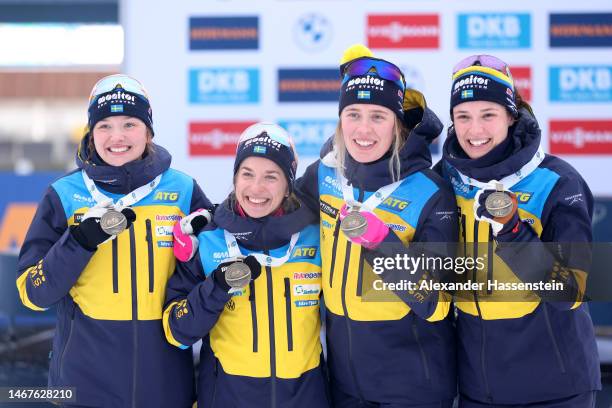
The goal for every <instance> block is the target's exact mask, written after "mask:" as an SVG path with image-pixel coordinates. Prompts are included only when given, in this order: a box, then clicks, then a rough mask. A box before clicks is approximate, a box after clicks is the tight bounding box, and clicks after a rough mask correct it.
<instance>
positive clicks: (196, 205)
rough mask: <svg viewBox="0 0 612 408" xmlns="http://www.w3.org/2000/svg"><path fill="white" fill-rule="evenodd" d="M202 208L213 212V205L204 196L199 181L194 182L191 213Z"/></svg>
mask: <svg viewBox="0 0 612 408" xmlns="http://www.w3.org/2000/svg"><path fill="white" fill-rule="evenodd" d="M200 208H204V209H206V210H208V211H210V212H211V213H212V212H213V205H212V203H211V202H210V200H209V199H208V197H206V194H204V191H202V189H201V188H200V185H199V184H198V183H197V181H195V180H193V193H192V194H191V206H190V207H189V213H192V212H194V211H195V210H198V209H200Z"/></svg>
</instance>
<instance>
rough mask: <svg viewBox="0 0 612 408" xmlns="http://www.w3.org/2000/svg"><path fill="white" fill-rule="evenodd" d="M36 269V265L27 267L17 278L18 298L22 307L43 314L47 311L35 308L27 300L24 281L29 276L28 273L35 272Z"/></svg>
mask: <svg viewBox="0 0 612 408" xmlns="http://www.w3.org/2000/svg"><path fill="white" fill-rule="evenodd" d="M36 268H37V266H36V265H34V266H31V267H29V268H28V269H26V270H25V272H23V273H22V274H21V275H20V276H19V277H18V278H17V291H19V298H20V299H21V303H23V304H24V306H26V307H27V308H30V309H32V310H36V311H37V312H44V311H45V310H47V309H45V308H42V307H38V306H36V305H35V304H34V303H32V301H31V300H30V298H28V291H27V284H26V279H27V278H28V276H29V275H30V272H31V271H32V270H36Z"/></svg>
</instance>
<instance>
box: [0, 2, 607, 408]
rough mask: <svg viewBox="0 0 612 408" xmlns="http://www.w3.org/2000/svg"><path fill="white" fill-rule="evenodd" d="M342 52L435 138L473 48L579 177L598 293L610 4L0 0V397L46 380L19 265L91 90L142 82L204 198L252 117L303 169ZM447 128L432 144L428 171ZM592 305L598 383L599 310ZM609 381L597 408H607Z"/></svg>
mask: <svg viewBox="0 0 612 408" xmlns="http://www.w3.org/2000/svg"><path fill="white" fill-rule="evenodd" d="M354 43H363V44H365V45H367V46H369V47H370V48H371V49H372V50H373V52H374V54H375V56H379V57H381V58H385V59H389V60H390V61H392V62H394V63H396V64H397V65H398V66H400V68H402V70H403V71H404V73H405V75H406V79H407V82H408V85H409V86H410V87H413V88H416V89H418V90H420V91H422V92H423V93H424V94H425V96H426V98H427V101H428V104H429V105H430V107H432V109H434V111H435V112H436V113H437V114H438V115H439V116H440V118H441V120H442V121H443V122H444V123H445V125H447V126H448V125H449V123H450V118H449V113H448V100H449V90H450V84H451V79H450V76H451V69H452V66H453V65H454V64H455V63H456V62H457V61H459V60H460V59H461V58H463V57H465V56H467V55H471V54H477V53H488V54H494V55H497V56H499V57H500V58H502V59H504V60H505V61H506V62H508V63H509V64H510V66H511V69H512V72H513V75H514V79H515V83H516V86H517V88H518V89H519V91H520V92H521V93H522V95H523V97H524V98H525V99H526V100H528V101H530V102H531V104H532V106H533V107H534V111H535V113H536V116H537V117H538V120H539V122H540V126H541V128H542V130H543V138H542V146H543V147H544V149H545V151H546V152H549V153H553V154H557V155H559V156H560V157H562V158H563V159H565V160H567V161H569V162H570V163H571V164H572V165H573V166H574V167H576V168H577V169H578V170H579V171H580V173H581V174H582V175H583V176H584V178H585V179H586V181H587V182H588V183H589V185H590V186H591V188H592V190H593V192H594V194H595V196H596V207H595V214H594V220H593V223H594V232H595V239H596V241H599V242H602V243H604V244H601V246H600V247H599V251H597V253H596V257H595V258H596V259H595V268H594V269H595V270H596V271H597V273H592V274H591V276H592V279H591V281H590V283H589V284H590V285H592V286H593V287H598V288H610V289H612V277H608V275H610V274H609V270H610V265H612V251H610V248H612V247H611V246H610V242H612V183H610V181H609V180H610V176H609V174H610V171H611V170H612V4H610V1H609V0H589V1H586V2H580V3H577V2H575V1H569V0H557V1H555V2H554V4H553V2H534V1H527V0H515V1H513V2H512V3H511V4H510V3H509V4H504V8H503V10H502V9H499V6H498V5H495V6H492V5H491V3H490V2H489V1H485V0H470V1H462V0H258V1H257V2H253V1H245V0H207V1H197V0H184V1H180V2H173V3H172V4H171V3H170V2H151V1H146V0H124V1H121V0H21V1H16V0H13V1H10V0H0V187H1V194H0V386H7V385H29V386H34V385H44V384H46V373H47V364H48V353H49V350H50V341H51V339H52V337H53V325H54V311H53V310H49V311H47V312H45V313H35V312H30V311H28V310H27V309H25V308H24V307H23V306H21V304H20V302H19V299H18V296H17V291H16V288H15V274H16V272H15V271H16V268H15V264H16V256H17V254H18V252H19V248H20V246H21V243H22V242H23V239H24V237H25V233H26V231H27V228H28V226H29V223H30V221H31V219H32V216H33V214H34V212H35V210H36V204H37V202H38V201H39V199H40V198H41V196H42V194H43V193H44V191H45V189H46V188H47V186H48V185H49V184H50V183H51V182H52V181H53V180H54V179H55V178H57V177H59V176H60V175H62V174H63V173H65V172H66V171H69V170H71V169H73V168H74V167H75V165H74V154H75V151H76V146H77V144H78V142H79V140H80V139H81V137H82V136H83V132H84V127H85V124H86V121H87V104H88V96H89V92H90V90H91V87H92V86H93V84H94V83H95V82H96V81H97V79H99V78H101V77H103V76H105V75H108V74H111V73H118V72H125V73H127V74H130V75H133V76H135V77H136V78H138V79H139V80H140V81H141V82H143V84H144V85H145V87H146V88H147V90H148V92H149V95H150V99H151V105H152V108H153V119H154V128H155V132H156V136H155V142H156V143H158V144H160V145H162V146H164V147H165V148H167V149H168V150H169V151H170V152H171V153H172V155H173V167H175V168H178V169H180V170H183V171H185V172H187V173H188V174H190V175H192V176H193V177H195V178H196V179H197V180H198V182H199V183H200V185H201V186H202V188H203V189H204V191H205V193H206V194H207V195H208V196H209V197H210V198H211V199H212V201H214V202H219V201H220V200H222V199H223V198H224V197H225V195H226V194H227V193H228V192H229V186H230V184H231V176H232V170H231V166H232V163H233V158H232V156H233V154H234V150H235V143H236V140H237V138H238V136H239V134H240V132H241V131H242V130H243V129H244V128H246V127H247V126H248V125H250V124H251V123H254V122H257V121H261V120H270V121H276V122H279V123H280V124H281V125H282V126H284V127H286V128H287V130H288V131H289V132H290V133H291V134H292V135H293V136H294V138H295V140H296V146H297V149H298V152H299V156H300V166H299V169H300V171H303V170H304V168H305V167H306V165H308V164H309V163H311V162H312V161H314V160H315V159H316V158H317V156H318V151H319V147H320V146H321V144H322V143H323V142H324V141H325V140H326V139H327V138H328V137H329V136H330V135H331V134H332V133H333V130H334V128H335V125H336V120H337V100H338V90H339V87H340V80H339V77H338V63H339V60H340V57H341V55H342V52H343V50H344V49H345V48H346V47H348V46H349V45H351V44H354ZM445 133H446V131H444V132H443V133H442V134H441V136H440V137H439V138H438V140H436V142H435V143H434V144H432V146H431V151H432V154H433V158H434V162H436V161H437V160H438V159H439V158H440V146H441V145H442V143H443V142H444V135H445ZM609 292H610V291H607V292H606V293H609ZM597 300H598V301H597V302H592V304H591V310H592V315H593V320H594V322H595V324H596V329H597V333H598V344H599V346H600V354H601V360H602V368H603V373H604V380H605V381H606V383H608V382H612V380H611V379H610V378H609V374H608V373H609V371H610V367H609V364H610V363H612V340H611V339H612V304H611V303H608V302H604V301H605V300H612V298H609V299H606V298H605V297H602V296H600V297H598V298H597ZM608 387H611V386H609V385H608V384H606V390H605V391H604V392H603V393H602V394H601V395H600V398H599V402H598V406H600V407H610V406H612V388H610V389H608ZM0 406H10V405H8V404H5V405H2V403H0ZM19 406H21V407H24V406H27V404H26V405H24V404H20V405H19ZM32 406H43V405H32Z"/></svg>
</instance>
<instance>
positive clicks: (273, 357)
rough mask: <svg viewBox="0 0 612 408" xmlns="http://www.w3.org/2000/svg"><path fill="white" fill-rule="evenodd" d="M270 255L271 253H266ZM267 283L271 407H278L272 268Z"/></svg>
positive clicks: (267, 272) (267, 271)
mask: <svg viewBox="0 0 612 408" xmlns="http://www.w3.org/2000/svg"><path fill="white" fill-rule="evenodd" d="M264 253H265V254H266V255H270V251H268V250H266V251H264ZM266 281H267V284H268V326H269V327H268V330H269V331H270V374H271V375H270V387H271V388H272V395H271V400H270V404H271V405H270V406H271V407H272V408H275V407H276V337H275V335H274V286H273V284H272V268H271V267H269V266H266Z"/></svg>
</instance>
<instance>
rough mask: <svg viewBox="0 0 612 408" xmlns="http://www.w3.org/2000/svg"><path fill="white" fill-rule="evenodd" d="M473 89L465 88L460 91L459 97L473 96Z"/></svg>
mask: <svg viewBox="0 0 612 408" xmlns="http://www.w3.org/2000/svg"><path fill="white" fill-rule="evenodd" d="M473 97H474V91H473V90H471V89H466V90H465V91H461V99H467V98H473Z"/></svg>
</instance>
